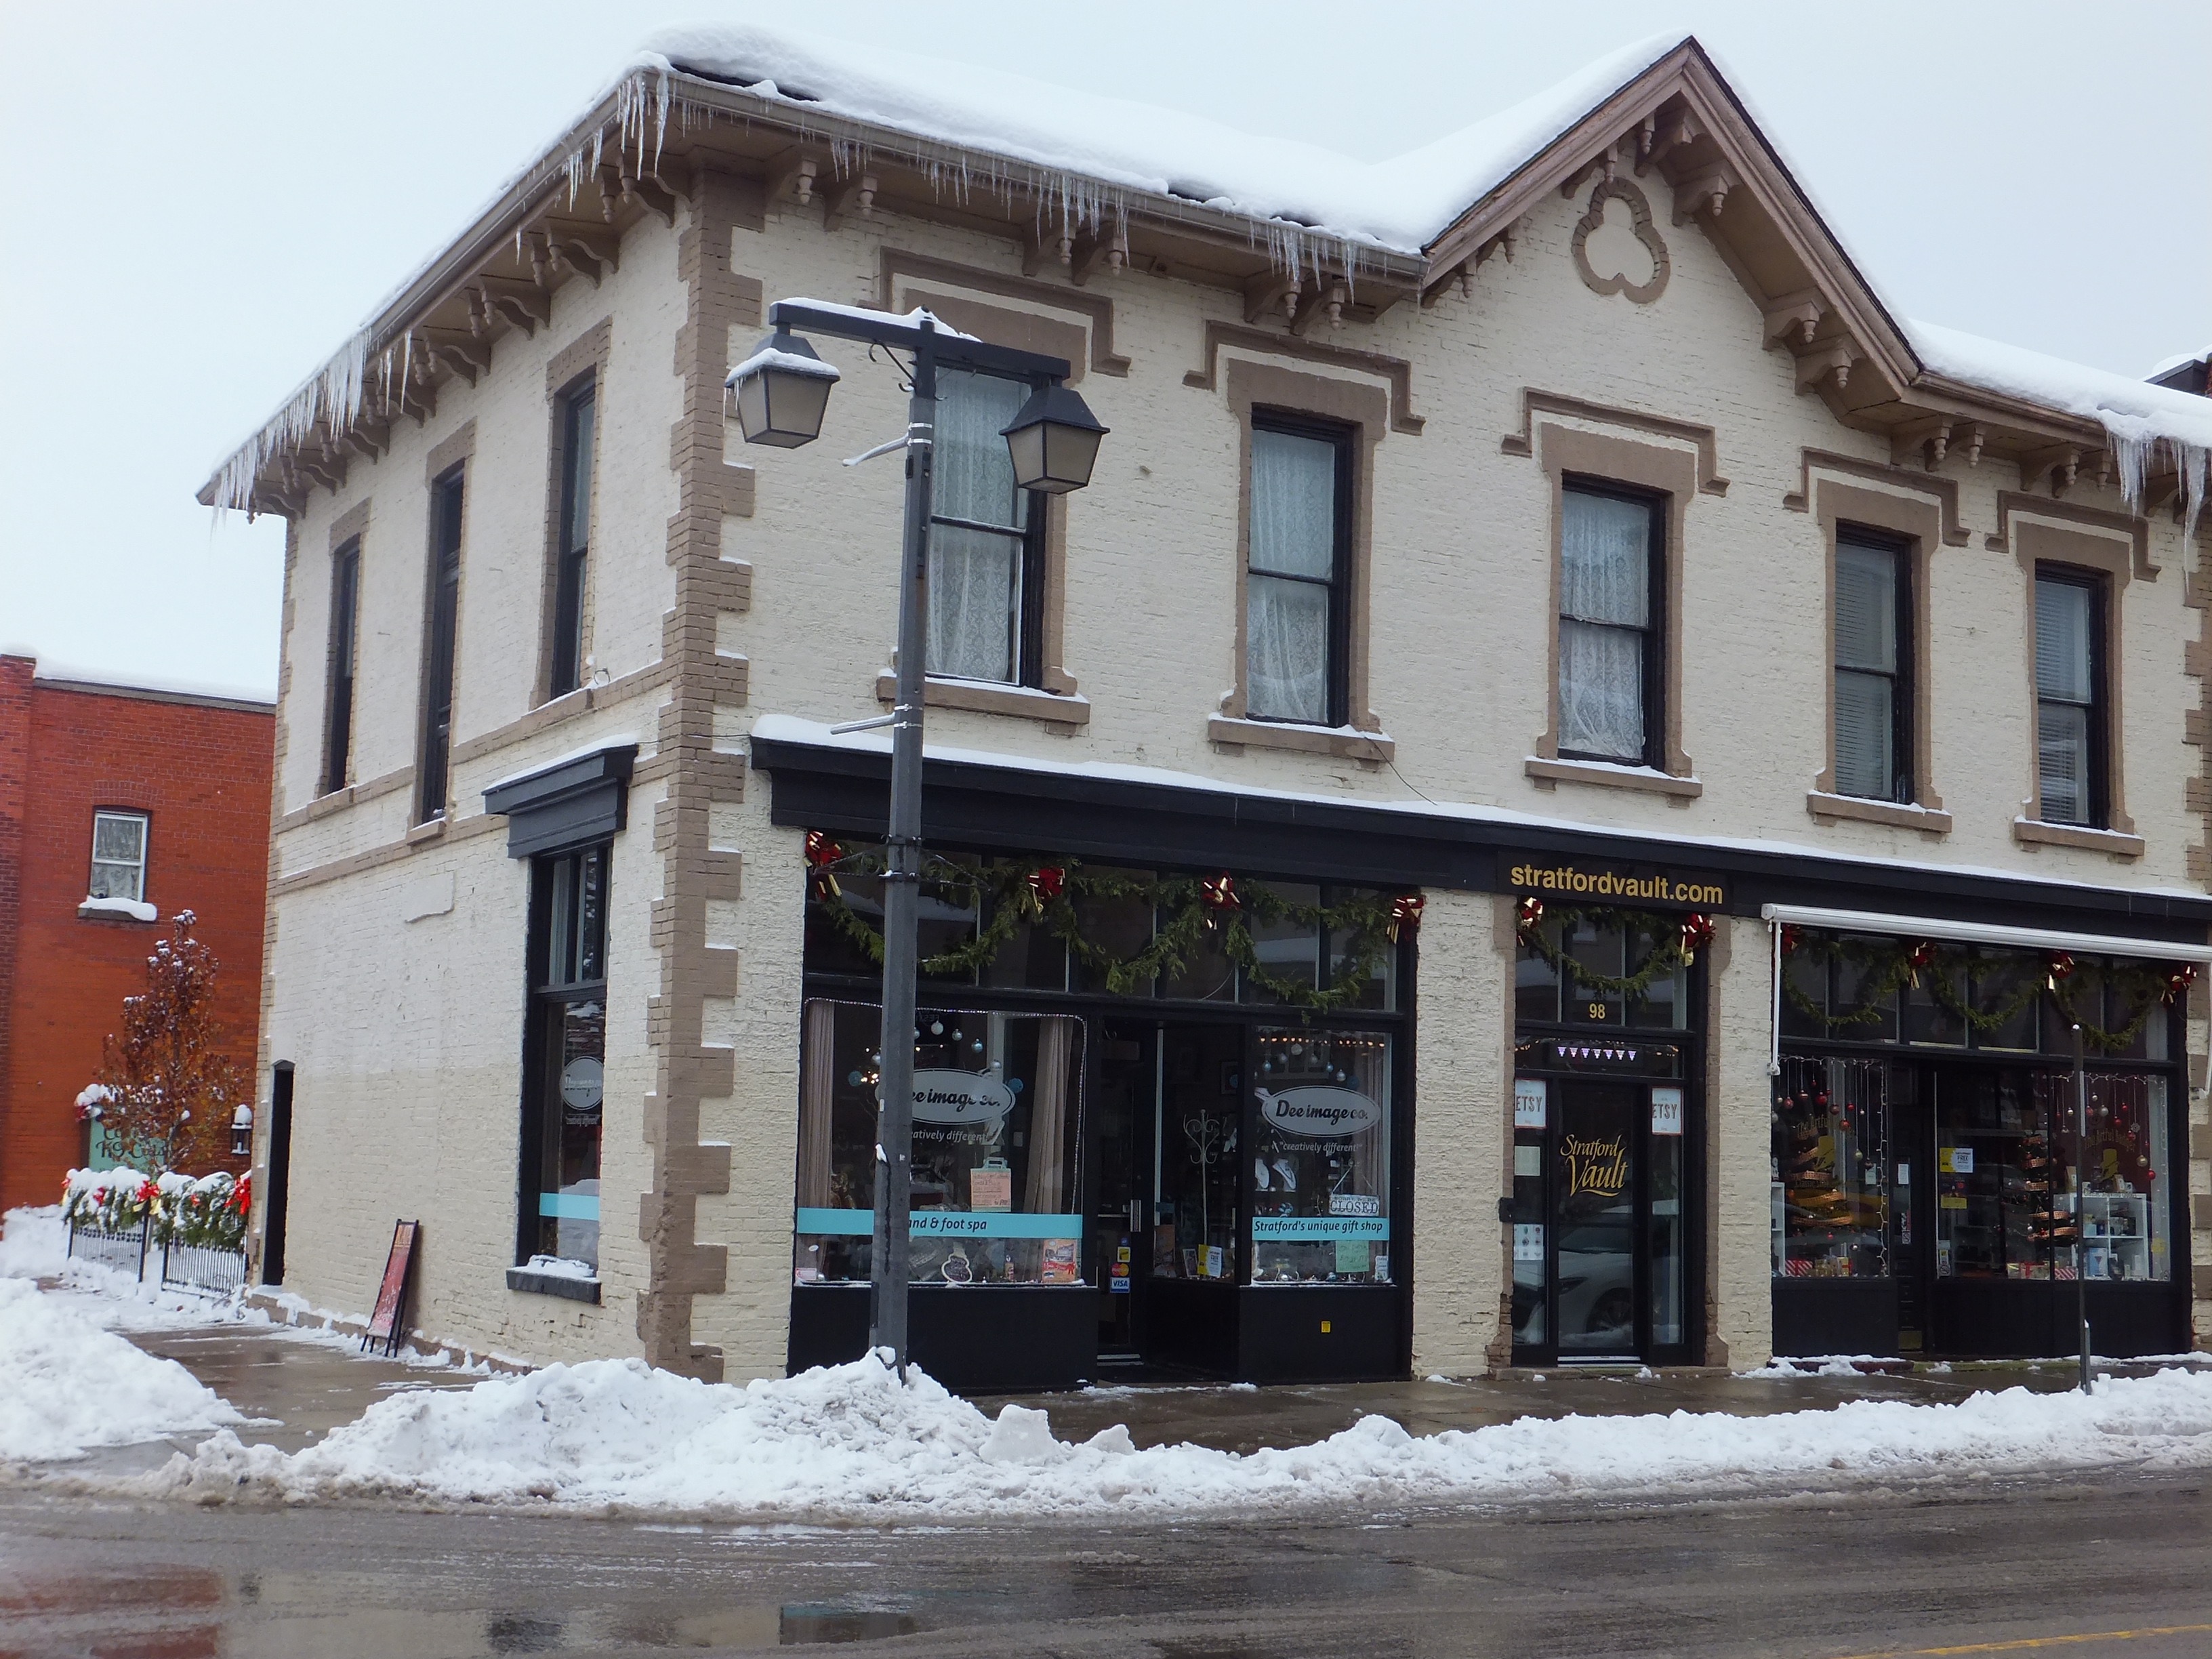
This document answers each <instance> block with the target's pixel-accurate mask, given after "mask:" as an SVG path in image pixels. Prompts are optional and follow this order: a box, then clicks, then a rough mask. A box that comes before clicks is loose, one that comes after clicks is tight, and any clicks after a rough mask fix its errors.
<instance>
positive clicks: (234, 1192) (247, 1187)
mask: <svg viewBox="0 0 2212 1659" xmlns="http://www.w3.org/2000/svg"><path fill="white" fill-rule="evenodd" d="M252 1206H253V1171H252V1170H247V1171H246V1173H245V1174H244V1175H242V1176H239V1178H238V1185H236V1186H235V1187H234V1188H231V1189H230V1204H229V1207H230V1208H232V1209H234V1210H235V1211H237V1212H239V1214H240V1215H244V1214H245V1213H246V1211H248V1210H249V1209H251V1208H252Z"/></svg>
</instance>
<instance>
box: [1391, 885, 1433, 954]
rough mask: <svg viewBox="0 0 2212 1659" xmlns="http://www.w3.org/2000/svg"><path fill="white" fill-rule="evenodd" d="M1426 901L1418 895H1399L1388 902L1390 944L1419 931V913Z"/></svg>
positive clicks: (1424, 906)
mask: <svg viewBox="0 0 2212 1659" xmlns="http://www.w3.org/2000/svg"><path fill="white" fill-rule="evenodd" d="M1427 906H1428V901H1427V900H1426V899H1425V898H1423V897H1422V896H1420V895H1419V893H1401V894H1399V895H1398V896H1397V897H1395V898H1394V899H1392V900H1391V901H1390V943H1391V944H1393V945H1395V944H1397V943H1398V942H1399V940H1400V939H1403V938H1405V937H1407V935H1409V934H1413V933H1419V932H1420V931H1421V912H1422V911H1423V910H1424V909H1425V908H1427Z"/></svg>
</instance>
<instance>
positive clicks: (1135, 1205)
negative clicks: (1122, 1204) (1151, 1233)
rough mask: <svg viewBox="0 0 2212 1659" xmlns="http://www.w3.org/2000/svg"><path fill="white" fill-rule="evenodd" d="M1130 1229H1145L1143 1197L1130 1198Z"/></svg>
mask: <svg viewBox="0 0 2212 1659" xmlns="http://www.w3.org/2000/svg"><path fill="white" fill-rule="evenodd" d="M1129 1231H1131V1232H1133V1233H1140V1232H1142V1231H1145V1200H1143V1199H1141V1198H1133V1199H1131V1200H1129Z"/></svg>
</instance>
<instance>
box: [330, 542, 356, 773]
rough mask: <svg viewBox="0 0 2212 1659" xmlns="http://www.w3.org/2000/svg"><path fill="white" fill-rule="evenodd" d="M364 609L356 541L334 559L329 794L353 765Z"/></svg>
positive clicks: (334, 555) (345, 547)
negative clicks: (356, 655) (356, 680)
mask: <svg viewBox="0 0 2212 1659" xmlns="http://www.w3.org/2000/svg"><path fill="white" fill-rule="evenodd" d="M360 606H361V542H360V540H359V538H356V539H355V540H352V541H349V542H348V543H347V544H345V545H344V546H343V547H341V548H340V549H338V550H337V552H336V553H334V554H332V555H331V643H330V651H331V667H330V674H331V681H330V690H329V693H328V695H327V696H326V697H325V713H324V725H323V787H322V793H324V794H325V795H328V794H332V793H336V792H337V791H338V790H340V789H343V788H344V787H346V779H347V776H348V775H349V770H350V769H351V767H352V764H353V682H354V653H355V635H356V631H357V628H356V616H357V613H358V612H359V610H360Z"/></svg>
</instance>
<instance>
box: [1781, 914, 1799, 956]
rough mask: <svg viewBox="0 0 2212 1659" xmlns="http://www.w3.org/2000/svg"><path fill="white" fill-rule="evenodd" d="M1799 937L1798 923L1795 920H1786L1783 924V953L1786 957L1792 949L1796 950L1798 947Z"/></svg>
mask: <svg viewBox="0 0 2212 1659" xmlns="http://www.w3.org/2000/svg"><path fill="white" fill-rule="evenodd" d="M1797 938H1798V934H1797V926H1796V923H1795V922H1784V923H1783V925H1782V954H1783V955H1784V956H1785V957H1786V956H1788V955H1789V954H1790V952H1791V951H1794V950H1796V948H1797Z"/></svg>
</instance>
